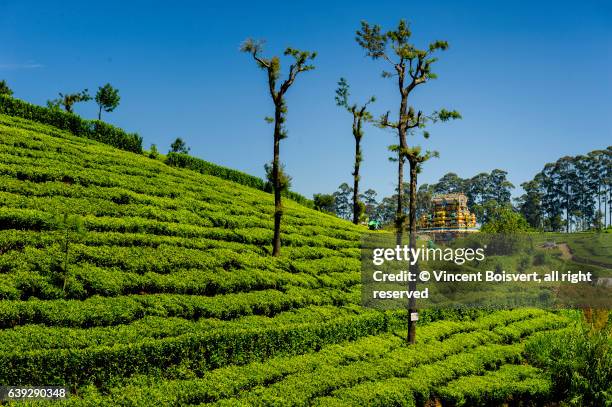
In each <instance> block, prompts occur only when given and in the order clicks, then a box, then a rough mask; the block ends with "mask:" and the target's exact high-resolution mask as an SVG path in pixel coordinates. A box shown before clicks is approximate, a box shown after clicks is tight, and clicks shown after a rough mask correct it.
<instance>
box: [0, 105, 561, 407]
mask: <svg viewBox="0 0 612 407" xmlns="http://www.w3.org/2000/svg"><path fill="white" fill-rule="evenodd" d="M170 156H171V157H174V158H175V159H177V160H183V159H184V160H187V161H186V162H189V163H191V161H189V160H191V159H192V158H191V157H189V156H185V155H180V154H175V155H170ZM0 158H1V160H0V299H1V301H0V327H2V329H0V349H2V352H0V382H2V383H12V384H17V385H29V384H31V385H51V384H56V385H68V386H70V387H71V390H72V392H73V394H72V396H71V398H70V399H69V400H66V401H58V403H59V405H91V406H104V405H107V406H114V405H190V404H193V405H196V404H201V403H219V404H220V405H223V404H229V405H236V404H240V403H243V404H257V403H260V404H261V403H266V402H269V403H284V404H291V403H294V404H311V405H317V404H319V405H338V404H341V403H353V404H359V405H368V404H371V403H372V402H373V401H375V400H378V397H380V400H384V401H385V402H389V403H396V404H400V403H409V402H410V401H411V400H414V401H415V402H417V403H421V402H423V400H426V399H427V398H429V397H430V396H435V395H436V394H438V390H439V389H440V388H441V387H443V386H444V385H446V384H448V383H449V382H450V381H453V380H458V379H460V378H461V377H463V376H474V375H481V374H482V375H486V374H488V373H490V371H495V370H496V368H497V367H498V366H499V365H503V364H508V363H519V362H521V361H522V358H521V355H522V345H521V341H522V340H523V339H524V338H525V337H529V336H530V335H532V334H534V333H535V332H539V331H549V330H554V329H558V328H562V327H564V326H566V325H567V323H568V322H567V320H566V319H565V318H564V317H561V316H556V315H554V314H551V313H548V312H545V311H541V310H528V309H519V310H512V311H500V312H493V313H489V312H487V311H484V310H473V309H472V310H470V309H458V310H454V309H446V310H422V311H421V313H420V321H419V328H418V329H419V342H418V343H417V344H416V345H415V346H414V347H405V346H403V335H402V336H401V337H400V336H398V334H397V332H398V330H399V329H405V326H406V316H407V315H406V312H405V311H393V312H380V311H376V310H370V309H366V308H363V307H361V306H360V305H358V304H359V303H360V300H361V290H360V288H361V287H360V280H361V277H360V272H359V270H360V250H359V246H360V238H361V235H362V233H363V232H364V230H365V228H363V227H359V226H355V225H352V224H350V223H349V222H345V221H342V220H340V219H337V218H334V217H331V216H325V215H322V214H321V213H319V212H316V211H314V210H311V209H308V208H306V207H304V206H302V205H298V204H296V203H294V202H287V205H286V208H285V211H286V212H285V219H286V221H285V223H284V224H283V227H282V230H281V238H282V240H283V246H284V252H283V256H282V257H278V258H273V257H270V256H268V255H267V254H268V252H269V248H270V246H269V243H270V240H271V239H270V237H271V233H272V231H271V227H272V224H273V220H272V215H273V213H274V207H273V199H272V197H271V196H270V195H269V194H267V193H264V192H263V191H261V190H258V189H255V188H252V187H247V186H244V185H241V184H240V183H230V182H227V181H226V180H224V179H221V178H220V177H218V176H209V175H207V174H206V171H213V170H215V169H214V167H208V166H207V165H206V164H208V163H206V162H203V161H202V162H203V163H205V164H202V168H203V169H202V172H203V173H204V174H202V173H200V171H198V170H197V169H196V171H186V170H184V169H182V168H180V165H179V166H168V165H165V164H164V163H163V162H161V161H159V160H151V159H149V158H147V157H146V156H144V155H143V154H130V153H126V152H123V151H119V150H117V149H113V148H110V147H108V146H105V145H103V144H100V143H94V142H92V141H89V140H87V139H84V138H82V137H77V136H74V135H72V134H70V133H68V132H64V131H61V130H59V129H57V128H54V127H51V126H45V125H42V124H40V123H33V122H29V121H26V120H22V119H18V118H15V117H8V116H4V115H0ZM195 163H196V164H193V165H194V166H195V165H200V164H201V162H200V161H195ZM189 165H191V164H189ZM189 165H185V167H188V168H189ZM211 168H212V169H211ZM225 176H227V177H229V176H230V175H228V174H226V175H225ZM260 181H261V180H260ZM261 183H262V184H260V185H261V188H263V181H261ZM53 213H61V214H62V217H61V218H59V219H58V218H57V217H54V216H53V215H52V214H53ZM63 214H66V216H64V215H63ZM79 230H82V231H83V233H82V234H81V233H79ZM66 236H67V237H68V238H66ZM66 242H68V244H66ZM66 247H68V248H69V252H68V254H69V256H68V260H69V262H68V263H67V264H68V266H69V267H66V268H65V267H64V264H66V263H64V260H65V251H64V249H65V248H66ZM65 269H68V270H69V277H68V279H67V282H66V284H65V286H64V281H63V277H64V270H65ZM441 318H445V319H447V320H445V321H440V319H441ZM417 373H418V374H417ZM502 373H503V371H502ZM507 377H516V375H515V376H510V375H508V376H507ZM521 377H522V376H521ZM473 379H474V378H472V380H473ZM526 380H528V378H527V377H526V376H525V378H524V380H523V381H526ZM534 383H536V382H534ZM483 388H484V389H485V390H487V391H488V390H489V389H495V388H496V387H495V385H494V384H490V385H489V386H483ZM506 389H508V387H506ZM514 391H515V392H516V394H518V395H520V394H522V393H520V391H521V388H520V387H518V385H517V387H514ZM440 393H441V392H440ZM485 394H489V393H485ZM466 397H467V396H466ZM470 397H471V396H470ZM487 397H489V396H487ZM500 397H501V396H500ZM500 399H501V398H500ZM487 400H488V399H487Z"/></svg>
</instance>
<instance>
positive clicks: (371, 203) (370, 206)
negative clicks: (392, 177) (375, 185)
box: [359, 188, 378, 220]
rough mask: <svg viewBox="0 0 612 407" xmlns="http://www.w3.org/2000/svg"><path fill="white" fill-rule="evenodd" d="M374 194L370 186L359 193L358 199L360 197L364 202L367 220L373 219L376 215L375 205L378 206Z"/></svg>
mask: <svg viewBox="0 0 612 407" xmlns="http://www.w3.org/2000/svg"><path fill="white" fill-rule="evenodd" d="M376 195H377V193H376V191H374V190H373V189H371V188H370V189H367V190H366V191H365V192H364V193H363V194H360V195H359V199H361V201H362V202H363V204H364V209H365V214H366V216H367V217H368V219H369V220H375V217H376V207H377V206H378V202H376Z"/></svg>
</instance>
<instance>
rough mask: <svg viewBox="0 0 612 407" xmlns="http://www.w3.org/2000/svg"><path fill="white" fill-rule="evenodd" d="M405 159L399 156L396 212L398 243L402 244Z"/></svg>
mask: <svg viewBox="0 0 612 407" xmlns="http://www.w3.org/2000/svg"><path fill="white" fill-rule="evenodd" d="M403 186H404V159H403V158H402V156H401V154H398V159H397V210H396V211H395V229H396V238H395V240H396V243H397V244H398V245H401V244H402V235H403V228H404V216H403V215H404V213H403V212H404V210H403V209H404V208H403V200H404V188H403Z"/></svg>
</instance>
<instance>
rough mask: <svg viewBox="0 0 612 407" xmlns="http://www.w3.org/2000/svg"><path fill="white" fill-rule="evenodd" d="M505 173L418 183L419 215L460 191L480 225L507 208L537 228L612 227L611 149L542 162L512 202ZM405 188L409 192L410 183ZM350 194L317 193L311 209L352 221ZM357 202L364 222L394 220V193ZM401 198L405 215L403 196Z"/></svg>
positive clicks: (343, 190)
mask: <svg viewBox="0 0 612 407" xmlns="http://www.w3.org/2000/svg"><path fill="white" fill-rule="evenodd" d="M507 175H508V173H507V172H506V171H504V170H501V169H494V170H492V171H491V172H490V173H487V172H483V173H480V174H477V175H475V176H473V177H471V178H461V177H459V176H458V175H457V174H455V173H453V172H449V173H447V174H445V175H444V176H443V177H442V178H440V179H439V180H438V182H436V183H434V184H422V185H421V186H420V187H419V189H418V193H417V217H418V216H420V215H421V214H422V213H423V212H427V211H428V210H429V209H430V205H431V198H432V197H433V196H434V195H436V194H448V193H464V194H465V195H466V196H467V198H468V205H469V207H470V210H471V211H472V212H474V213H475V214H476V217H477V219H478V222H479V223H481V224H484V223H486V222H487V221H489V220H490V218H491V216H493V214H494V213H495V212H496V211H497V210H498V209H499V208H500V207H506V208H511V209H512V210H513V211H515V212H517V213H520V214H521V215H522V216H524V217H525V219H526V220H527V222H528V223H529V225H530V226H531V227H532V228H534V229H538V230H545V231H566V232H570V231H582V230H589V229H597V228H602V227H607V226H610V225H612V146H610V147H608V148H606V149H605V150H595V151H591V152H589V153H588V154H586V155H578V156H575V157H570V156H567V157H562V158H560V159H559V160H557V161H556V162H554V163H548V164H546V165H545V166H544V168H543V169H542V171H540V172H539V173H537V174H536V175H535V177H534V178H533V179H532V180H531V181H527V182H524V183H522V184H521V187H522V188H523V190H524V194H523V195H521V196H520V197H518V198H515V199H514V200H512V198H511V195H512V194H511V190H512V189H514V188H515V186H514V185H513V184H512V183H511V182H509V181H508V179H507ZM404 189H405V191H407V190H408V183H405V184H404ZM352 193H353V189H352V188H351V187H350V186H349V185H348V184H347V183H343V184H341V185H340V186H339V187H338V190H337V191H336V192H334V193H333V194H315V196H314V200H315V206H316V207H317V208H318V209H321V210H325V211H327V212H331V213H334V214H336V215H337V216H339V217H341V218H344V219H351V217H352V216H353V207H352V203H351V197H352ZM360 198H361V200H362V202H363V204H364V207H365V210H364V220H366V219H367V220H376V221H379V222H381V223H382V224H390V223H392V222H393V220H394V219H395V210H396V208H397V193H395V194H393V195H391V196H387V197H384V198H382V199H381V200H380V201H379V200H377V193H376V191H375V190H373V189H368V190H366V191H365V192H364V193H362V194H360ZM403 199H405V201H406V205H404V206H403V207H404V208H405V211H406V212H407V208H408V205H407V201H408V194H407V193H405V194H403Z"/></svg>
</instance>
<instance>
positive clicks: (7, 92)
mask: <svg viewBox="0 0 612 407" xmlns="http://www.w3.org/2000/svg"><path fill="white" fill-rule="evenodd" d="M0 95H3V96H9V97H10V96H13V90H12V89H11V88H9V86H8V83H6V80H4V79H3V80H1V81H0Z"/></svg>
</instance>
